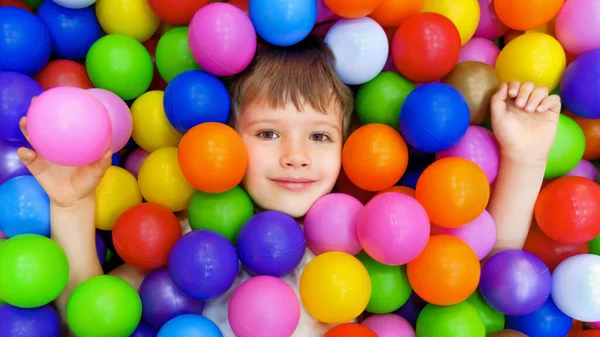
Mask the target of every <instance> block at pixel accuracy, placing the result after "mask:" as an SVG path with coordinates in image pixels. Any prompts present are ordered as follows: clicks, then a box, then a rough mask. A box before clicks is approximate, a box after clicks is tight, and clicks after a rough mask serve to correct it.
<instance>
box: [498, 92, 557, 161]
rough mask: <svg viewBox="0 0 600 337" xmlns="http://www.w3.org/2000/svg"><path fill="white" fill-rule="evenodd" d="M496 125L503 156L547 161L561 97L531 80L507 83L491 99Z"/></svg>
mask: <svg viewBox="0 0 600 337" xmlns="http://www.w3.org/2000/svg"><path fill="white" fill-rule="evenodd" d="M491 110H492V127H493V129H494V135H495V136H496V139H497V140H498V143H499V145H500V150H501V153H502V154H503V155H508V156H513V157H515V158H518V159H520V160H524V159H525V160H535V161H542V162H544V163H545V162H546V160H547V157H548V154H549V153H550V149H551V148H552V145H553V144H554V139H555V137H556V129H557V127H558V117H559V115H560V111H561V103H560V97H559V96H557V95H552V96H548V89H547V88H545V87H538V88H535V89H534V84H533V83H531V82H526V83H523V84H521V83H519V82H516V81H513V82H511V83H510V84H509V85H507V84H506V83H503V84H502V85H501V86H500V88H499V89H498V91H497V92H496V94H495V95H494V96H493V97H492V100H491Z"/></svg>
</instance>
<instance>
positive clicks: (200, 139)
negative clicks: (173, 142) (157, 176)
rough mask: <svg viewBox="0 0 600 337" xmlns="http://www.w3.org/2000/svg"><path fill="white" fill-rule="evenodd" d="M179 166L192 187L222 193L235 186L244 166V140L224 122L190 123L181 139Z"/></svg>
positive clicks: (244, 170)
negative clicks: (191, 126)
mask: <svg viewBox="0 0 600 337" xmlns="http://www.w3.org/2000/svg"><path fill="white" fill-rule="evenodd" d="M177 155H178V159H179V166H180V167H181V172H183V175H184V176H185V178H186V179H187V180H188V181H189V182H190V184H191V185H192V186H194V188H196V189H198V190H200V191H202V192H206V193H222V192H225V191H227V190H230V189H232V188H233V187H235V186H237V185H238V184H239V183H240V182H241V181H242V179H243V178H244V174H245V173H246V168H247V167H248V152H247V151H246V146H245V145H244V141H243V140H242V138H241V137H240V135H238V134H237V132H236V131H235V130H234V129H233V128H231V127H230V126H228V125H225V124H222V123H216V122H207V123H202V124H199V125H196V126H194V127H193V128H191V129H190V130H189V131H188V132H187V133H186V134H185V135H184V136H183V138H182V139H181V143H180V144H179V150H178V154H177Z"/></svg>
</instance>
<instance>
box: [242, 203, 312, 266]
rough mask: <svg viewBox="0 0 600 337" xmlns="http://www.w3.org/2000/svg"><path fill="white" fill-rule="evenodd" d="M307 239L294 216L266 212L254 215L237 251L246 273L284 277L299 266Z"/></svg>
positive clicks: (243, 233) (247, 225)
mask: <svg viewBox="0 0 600 337" xmlns="http://www.w3.org/2000/svg"><path fill="white" fill-rule="evenodd" d="M305 250H306V238H305V237H304V232H303V231H302V228H300V225H298V223H297V222H296V220H294V218H292V217H291V216H289V215H287V214H285V213H281V212H277V211H267V212H261V213H258V214H256V215H254V216H253V217H252V218H250V220H248V222H246V224H245V225H244V227H242V229H241V230H240V233H239V235H238V239H237V251H238V256H239V258H240V261H241V262H242V264H243V265H244V267H245V268H246V270H247V271H248V272H249V273H251V274H253V275H269V276H275V277H282V276H285V275H287V274H289V273H291V272H292V271H293V270H294V268H296V267H297V266H298V264H300V261H301V260H302V257H303V256H304V252H305Z"/></svg>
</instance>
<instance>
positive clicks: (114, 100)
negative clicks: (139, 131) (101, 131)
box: [87, 88, 133, 153]
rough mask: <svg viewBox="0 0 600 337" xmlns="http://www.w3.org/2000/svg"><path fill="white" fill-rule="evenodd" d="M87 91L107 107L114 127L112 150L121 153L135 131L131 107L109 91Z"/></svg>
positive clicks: (93, 89) (95, 89)
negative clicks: (133, 130)
mask: <svg viewBox="0 0 600 337" xmlns="http://www.w3.org/2000/svg"><path fill="white" fill-rule="evenodd" d="M87 91H88V92H89V93H91V94H92V95H94V96H95V97H96V98H97V99H99V100H100V102H102V103H103V104H104V107H106V110H107V111H108V116H109V117H110V121H111V126H112V137H111V139H110V149H111V150H112V152H113V153H116V152H119V151H121V149H122V148H123V147H125V145H127V142H129V138H131V130H132V129H133V119H132V117H131V111H129V107H128V106H127V104H126V103H125V102H124V101H123V100H122V99H121V98H120V97H119V96H117V95H115V94H113V93H112V92H110V91H108V90H104V89H97V88H92V89H88V90H87Z"/></svg>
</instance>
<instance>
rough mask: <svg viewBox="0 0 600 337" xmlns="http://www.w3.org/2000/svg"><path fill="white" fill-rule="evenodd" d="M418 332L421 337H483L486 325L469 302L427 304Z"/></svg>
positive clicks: (421, 316) (419, 318)
mask: <svg viewBox="0 0 600 337" xmlns="http://www.w3.org/2000/svg"><path fill="white" fill-rule="evenodd" d="M416 332H417V336H419V337H483V336H485V325H484V324H483V320H482V319H481V316H480V315H479V313H478V312H477V309H475V307H474V306H473V305H472V304H470V303H469V302H467V301H464V302H461V303H458V304H455V305H450V306H437V305H433V304H427V305H426V306H425V308H423V310H422V311H421V313H420V314H419V317H418V318H417V330H416Z"/></svg>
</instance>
